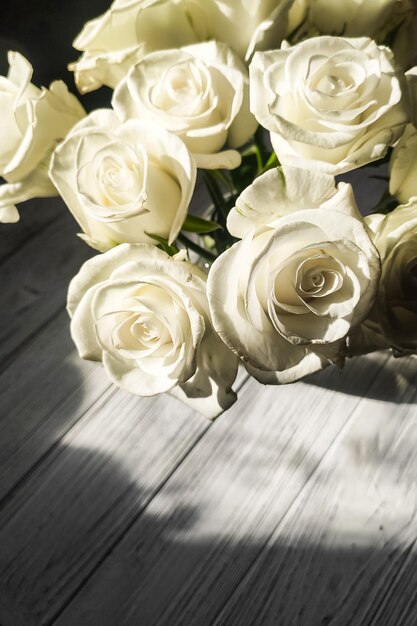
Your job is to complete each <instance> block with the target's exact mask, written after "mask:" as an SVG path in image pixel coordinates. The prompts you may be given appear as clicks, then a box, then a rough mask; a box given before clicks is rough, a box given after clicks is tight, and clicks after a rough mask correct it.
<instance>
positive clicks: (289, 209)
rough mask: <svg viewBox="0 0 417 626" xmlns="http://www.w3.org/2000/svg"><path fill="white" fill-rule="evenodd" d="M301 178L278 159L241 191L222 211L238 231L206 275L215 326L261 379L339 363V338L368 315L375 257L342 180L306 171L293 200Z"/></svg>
mask: <svg viewBox="0 0 417 626" xmlns="http://www.w3.org/2000/svg"><path fill="white" fill-rule="evenodd" d="M303 177H306V172H305V171H303V170H297V169H296V168H292V167H284V168H282V169H281V170H279V171H278V172H275V173H267V174H264V175H263V176H261V177H259V178H258V179H257V180H256V181H255V183H253V186H252V188H249V189H247V190H246V191H245V192H244V197H243V198H241V201H240V202H239V201H238V203H237V211H236V213H235V214H234V215H233V217H232V218H231V223H232V224H233V226H234V227H233V228H232V232H235V233H236V234H237V232H239V234H240V235H241V234H243V233H245V234H244V236H243V239H242V240H241V241H239V242H238V243H236V244H234V245H233V246H232V248H230V249H229V250H227V251H226V252H224V253H223V254H222V255H220V257H218V259H217V260H216V261H215V262H214V264H213V266H212V268H211V271H210V274H209V281H208V294H209V301H210V310H211V313H212V317H213V324H214V327H215V329H216V331H217V332H218V333H219V335H220V337H221V338H222V339H223V341H224V342H225V343H226V344H227V345H228V346H229V347H230V348H231V349H232V350H233V351H234V352H236V354H238V356H239V357H240V358H241V359H243V361H244V362H245V363H246V364H247V367H248V369H249V372H250V373H251V374H252V375H253V376H254V377H255V378H257V379H258V380H260V381H261V382H264V383H273V382H279V383H284V382H291V381H293V380H297V379H299V378H301V377H302V376H305V375H306V374H309V373H312V372H314V371H316V370H318V369H322V368H323V367H325V366H326V365H328V364H329V363H331V362H340V360H341V358H342V354H343V349H344V348H343V344H344V339H345V338H346V336H347V334H348V332H349V331H350V329H351V328H352V327H354V326H355V325H358V324H359V323H360V322H362V321H363V319H364V318H365V317H366V316H367V314H368V313H369V310H370V309H371V307H372V305H373V303H374V300H375V294H376V289H377V285H378V278H379V273H380V262H379V256H378V253H377V251H376V249H375V247H374V245H373V244H372V242H371V240H370V238H369V235H368V232H367V229H366V227H365V224H364V223H363V220H362V219H361V217H360V215H359V214H358V211H357V208H356V205H355V201H354V199H353V195H352V193H351V188H350V186H349V185H342V186H340V187H339V188H336V187H335V186H334V180H333V178H331V177H330V176H326V175H323V174H321V175H319V176H318V177H316V174H314V173H309V174H308V177H307V180H306V181H305V185H304V186H302V200H301V202H300V195H301V194H300V190H299V188H298V184H299V183H300V182H301V180H302V178H303ZM255 185H256V188H255ZM249 205H250V206H249ZM245 207H246V209H245ZM250 222H252V224H253V226H252V228H251V227H250Z"/></svg>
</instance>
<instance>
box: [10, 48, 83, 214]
mask: <svg viewBox="0 0 417 626" xmlns="http://www.w3.org/2000/svg"><path fill="white" fill-rule="evenodd" d="M8 59H9V64H10V69H9V73H8V76H7V77H4V76H0V105H1V116H0V132H1V144H0V176H2V177H3V178H4V179H5V181H6V184H4V185H1V186H0V222H16V221H17V220H18V219H19V213H18V211H17V209H16V206H15V205H16V204H17V203H19V202H23V201H24V200H28V199H30V198H34V197H37V196H55V195H57V192H56V189H55V187H54V186H53V184H52V183H51V181H50V179H49V177H48V162H49V159H50V156H51V153H52V150H53V149H54V148H55V146H56V144H57V142H58V141H60V140H61V139H63V138H64V137H65V135H66V134H67V132H68V131H69V130H70V128H71V127H72V126H73V125H74V124H75V123H76V122H78V120H80V119H81V118H82V117H83V116H84V115H85V111H84V109H83V107H82V106H81V104H80V103H79V101H78V100H77V98H76V97H75V96H73V95H72V94H70V93H69V91H68V89H67V87H66V86H65V84H64V83H63V82H62V81H55V82H53V83H52V84H51V85H50V87H49V89H45V88H41V89H40V88H38V87H36V86H35V85H33V84H32V83H31V78H32V71H33V70H32V66H31V64H30V63H29V62H28V61H27V60H26V59H25V58H24V57H23V56H22V55H21V54H19V53H18V52H9V54H8Z"/></svg>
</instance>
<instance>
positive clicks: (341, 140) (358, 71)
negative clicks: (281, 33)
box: [250, 37, 409, 175]
mask: <svg viewBox="0 0 417 626" xmlns="http://www.w3.org/2000/svg"><path fill="white" fill-rule="evenodd" d="M250 81H251V91H250V94H251V110H252V112H253V113H254V115H255V117H256V118H257V120H258V121H259V123H260V124H261V125H262V126H264V127H265V128H267V129H268V130H270V131H271V141H272V145H273V147H274V149H275V152H276V153H277V155H278V158H279V160H280V162H281V163H283V164H288V165H298V166H300V167H306V168H307V169H308V168H315V169H320V170H322V171H325V172H327V173H330V174H333V175H336V174H340V173H342V172H347V171H349V170H351V169H354V168H357V167H360V166H361V165H364V164H366V163H369V162H371V161H374V160H377V159H379V158H381V157H383V156H384V155H385V153H386V151H387V149H388V147H389V146H392V145H393V144H394V143H395V142H396V141H397V140H398V139H399V138H400V136H401V134H402V133H403V131H404V128H405V125H406V123H407V122H408V121H409V111H408V105H409V98H408V88H407V83H406V78H405V76H404V73H403V72H402V71H400V70H397V69H396V67H395V62H394V60H393V55H392V52H391V51H390V50H389V49H388V48H385V47H383V46H378V45H377V44H376V43H375V42H374V41H372V40H371V39H368V38H366V37H362V38H343V37H315V38H312V39H309V40H307V41H303V42H301V43H299V44H297V45H295V46H292V47H286V48H283V49H281V50H273V51H270V52H258V53H256V54H255V56H254V58H253V61H252V63H251V66H250Z"/></svg>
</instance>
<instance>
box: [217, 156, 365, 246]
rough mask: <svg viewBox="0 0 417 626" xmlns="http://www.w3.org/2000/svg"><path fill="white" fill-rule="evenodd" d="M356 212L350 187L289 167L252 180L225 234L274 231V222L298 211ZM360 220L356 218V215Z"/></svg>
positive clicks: (231, 216)
mask: <svg viewBox="0 0 417 626" xmlns="http://www.w3.org/2000/svg"><path fill="white" fill-rule="evenodd" d="M318 208H321V209H327V210H336V211H344V210H345V211H346V212H347V213H351V212H353V211H356V204H355V200H354V197H353V194H352V187H351V186H350V185H347V184H345V183H339V185H338V186H337V187H336V185H335V180H334V177H333V176H329V174H323V173H321V172H314V171H311V170H304V169H300V168H297V167H291V166H290V165H286V166H280V167H277V168H274V169H272V170H269V171H268V172H265V174H262V176H259V177H258V178H255V180H254V181H253V183H252V184H251V185H249V187H247V188H246V189H245V190H244V191H243V192H242V193H241V194H240V196H239V197H238V199H237V200H236V206H235V207H233V208H232V210H231V211H230V213H229V215H228V218H227V230H228V231H229V232H230V233H231V234H232V235H233V236H234V237H238V238H242V237H244V236H245V235H247V234H248V233H249V232H250V231H251V230H260V229H261V230H262V229H263V228H264V227H269V228H274V227H275V222H276V220H277V219H278V218H280V217H284V216H285V215H290V214H291V213H294V212H295V211H299V210H302V209H318ZM357 217H358V218H359V219H360V214H359V212H357Z"/></svg>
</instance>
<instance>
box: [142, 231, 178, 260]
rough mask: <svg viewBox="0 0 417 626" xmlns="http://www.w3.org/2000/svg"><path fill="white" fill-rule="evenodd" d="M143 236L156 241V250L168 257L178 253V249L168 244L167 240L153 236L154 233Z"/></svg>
mask: <svg viewBox="0 0 417 626" xmlns="http://www.w3.org/2000/svg"><path fill="white" fill-rule="evenodd" d="M145 235H148V237H152V239H155V241H157V242H158V244H159V245H158V246H157V248H159V249H160V250H163V251H164V252H166V253H167V254H169V256H174V254H177V252H179V248H177V246H175V245H173V244H169V243H168V240H167V239H164V238H163V237H160V236H159V235H155V234H154V233H145Z"/></svg>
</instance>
